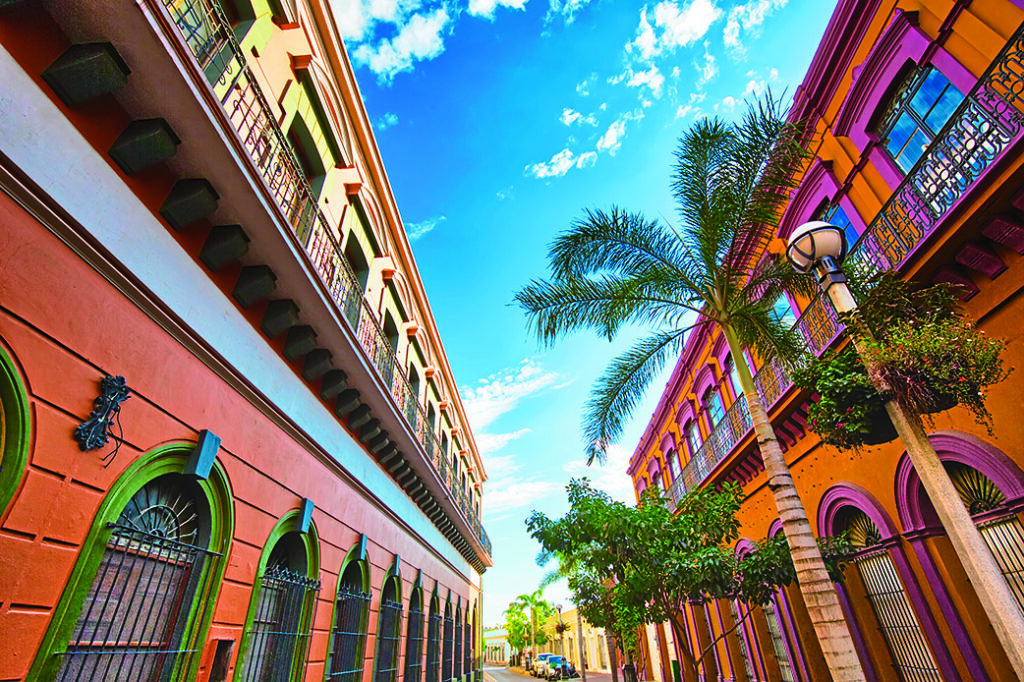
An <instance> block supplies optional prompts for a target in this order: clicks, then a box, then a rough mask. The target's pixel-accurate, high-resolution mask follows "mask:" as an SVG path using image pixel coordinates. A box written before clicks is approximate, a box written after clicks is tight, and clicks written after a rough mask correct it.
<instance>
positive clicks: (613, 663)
mask: <svg viewBox="0 0 1024 682" xmlns="http://www.w3.org/2000/svg"><path fill="white" fill-rule="evenodd" d="M604 644H605V646H606V647H607V648H608V667H609V668H611V670H612V682H619V659H618V658H617V657H616V656H615V642H614V641H613V640H612V636H611V635H610V634H608V631H607V630H606V631H605V634H604Z"/></svg>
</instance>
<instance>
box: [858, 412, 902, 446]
mask: <svg viewBox="0 0 1024 682" xmlns="http://www.w3.org/2000/svg"><path fill="white" fill-rule="evenodd" d="M868 421H869V424H870V428H869V431H868V432H867V433H865V434H864V435H863V436H862V438H861V440H862V442H863V444H864V445H882V444H883V443H891V442H893V441H894V440H896V439H897V438H899V437H900V434H898V433H897V432H896V427H895V426H893V423H892V420H891V419H889V413H888V412H884V411H883V412H878V413H876V414H873V415H871V416H870V417H869V418H868Z"/></svg>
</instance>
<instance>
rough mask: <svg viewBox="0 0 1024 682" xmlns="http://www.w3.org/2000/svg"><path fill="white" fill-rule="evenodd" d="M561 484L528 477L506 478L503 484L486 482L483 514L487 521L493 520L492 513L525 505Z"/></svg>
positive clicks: (544, 495)
mask: <svg viewBox="0 0 1024 682" xmlns="http://www.w3.org/2000/svg"><path fill="white" fill-rule="evenodd" d="M562 485H563V484H561V483H555V482H554V481H533V480H529V479H527V480H515V479H508V480H507V481H506V482H505V483H504V485H498V484H496V483H495V484H492V483H488V484H487V492H486V493H485V494H484V496H483V506H484V516H485V518H486V519H487V520H488V521H494V520H495V519H494V518H493V515H495V514H499V513H501V512H507V511H510V510H512V509H521V508H523V507H527V506H529V505H531V504H533V503H534V502H536V501H537V500H541V499H544V498H545V497H548V496H549V495H552V494H554V493H556V492H558V490H559V489H561V488H562Z"/></svg>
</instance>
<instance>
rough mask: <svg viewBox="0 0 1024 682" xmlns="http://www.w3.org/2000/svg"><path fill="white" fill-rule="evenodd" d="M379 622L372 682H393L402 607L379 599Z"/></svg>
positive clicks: (396, 603) (396, 669)
mask: <svg viewBox="0 0 1024 682" xmlns="http://www.w3.org/2000/svg"><path fill="white" fill-rule="evenodd" d="M379 622H380V625H379V626H378V628H377V656H376V666H375V667H376V670H375V671H374V675H373V679H374V682H393V680H394V679H395V678H396V676H397V675H398V640H399V632H398V630H399V627H400V626H401V624H402V605H401V604H400V603H399V602H396V601H392V600H390V599H381V600H380V621H379Z"/></svg>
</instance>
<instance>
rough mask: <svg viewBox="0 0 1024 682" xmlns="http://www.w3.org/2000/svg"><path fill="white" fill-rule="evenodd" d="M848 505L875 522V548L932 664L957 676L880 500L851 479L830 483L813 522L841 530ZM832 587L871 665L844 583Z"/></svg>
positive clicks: (864, 658)
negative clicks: (889, 566)
mask: <svg viewBox="0 0 1024 682" xmlns="http://www.w3.org/2000/svg"><path fill="white" fill-rule="evenodd" d="M851 507H852V508H853V509H856V510H858V511H860V512H862V513H864V514H866V515H867V517H868V518H869V519H870V520H871V522H872V523H873V524H875V527H876V528H878V530H879V532H880V533H881V540H880V542H879V543H878V545H877V549H884V550H885V551H887V552H888V554H889V557H890V558H891V559H892V562H893V565H894V566H895V567H896V572H897V573H898V575H899V579H900V582H901V583H902V584H903V590H904V592H905V593H906V595H907V599H908V601H909V602H910V606H911V608H912V609H913V611H914V615H915V616H916V618H917V620H918V624H919V625H920V627H921V631H922V633H924V637H925V639H926V641H927V644H928V647H929V649H931V653H932V656H933V658H934V659H935V663H936V665H937V666H938V668H939V670H940V671H941V673H942V675H943V677H946V678H948V679H956V678H957V677H958V673H957V671H956V665H955V663H954V662H953V659H952V657H951V655H950V652H949V649H948V648H947V647H946V643H945V640H944V639H943V638H942V634H941V633H940V632H939V630H938V627H937V625H936V622H935V618H934V617H933V615H932V612H931V609H930V608H929V606H928V602H927V600H926V599H925V597H924V593H923V591H922V590H921V584H920V583H919V582H918V580H917V575H916V574H915V573H914V570H913V568H912V567H911V565H910V562H909V560H908V558H907V554H906V551H905V550H904V549H903V546H902V543H901V541H900V533H899V530H898V529H897V528H896V525H895V524H894V523H893V521H892V519H891V518H890V517H889V515H888V513H886V511H885V509H884V508H883V507H882V505H881V503H879V501H878V500H877V499H876V498H875V497H874V496H873V495H872V494H871V493H869V492H868V491H867V490H865V489H864V488H863V487H861V486H859V485H856V484H854V483H838V484H836V485H833V486H832V487H831V488H829V489H828V490H827V491H825V494H824V495H822V498H821V502H820V504H819V506H818V519H817V526H818V528H819V529H820V532H821V533H823V534H825V535H836V534H838V533H841V532H843V531H845V530H846V528H845V526H844V525H843V524H842V521H843V516H844V514H845V513H846V510H847V509H849V508H851ZM836 588H837V592H838V594H839V601H840V604H841V605H842V608H843V611H844V612H845V614H846V620H847V622H848V623H849V624H850V632H851V635H852V636H853V639H854V644H855V646H856V647H857V652H858V654H859V655H860V658H861V661H862V663H863V664H864V665H865V666H872V665H873V664H872V661H871V660H870V656H869V655H867V652H868V647H867V645H866V644H865V642H864V636H863V634H862V631H861V626H860V622H859V619H858V618H857V615H856V612H855V611H854V609H853V605H852V601H851V599H850V595H849V593H848V592H847V587H846V586H845V585H837V586H836ZM889 663H890V662H889V661H886V662H884V664H885V666H886V667H888V665H889Z"/></svg>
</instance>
